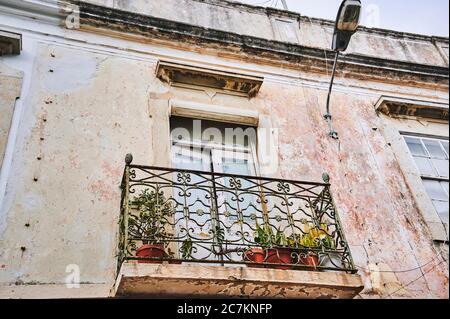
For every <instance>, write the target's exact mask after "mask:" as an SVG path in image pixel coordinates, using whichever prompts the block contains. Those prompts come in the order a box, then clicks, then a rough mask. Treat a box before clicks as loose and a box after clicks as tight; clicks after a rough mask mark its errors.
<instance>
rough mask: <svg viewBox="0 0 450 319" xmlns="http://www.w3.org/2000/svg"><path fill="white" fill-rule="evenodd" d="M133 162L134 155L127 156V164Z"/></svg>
mask: <svg viewBox="0 0 450 319" xmlns="http://www.w3.org/2000/svg"><path fill="white" fill-rule="evenodd" d="M132 161H133V154H131V153H128V154H127V155H126V156H125V164H127V165H130V164H131V162H132Z"/></svg>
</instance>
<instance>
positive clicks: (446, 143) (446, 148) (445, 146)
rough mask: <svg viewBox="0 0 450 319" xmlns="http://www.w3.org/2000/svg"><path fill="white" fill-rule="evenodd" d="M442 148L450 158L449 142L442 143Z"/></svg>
mask: <svg viewBox="0 0 450 319" xmlns="http://www.w3.org/2000/svg"><path fill="white" fill-rule="evenodd" d="M442 146H443V147H444V149H445V151H446V152H447V156H449V154H448V142H442Z"/></svg>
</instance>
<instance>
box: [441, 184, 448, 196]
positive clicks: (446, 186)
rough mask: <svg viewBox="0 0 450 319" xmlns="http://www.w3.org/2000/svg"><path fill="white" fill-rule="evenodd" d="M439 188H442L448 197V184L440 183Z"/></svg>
mask: <svg viewBox="0 0 450 319" xmlns="http://www.w3.org/2000/svg"><path fill="white" fill-rule="evenodd" d="M441 186H442V187H444V189H445V190H446V192H447V195H448V182H441Z"/></svg>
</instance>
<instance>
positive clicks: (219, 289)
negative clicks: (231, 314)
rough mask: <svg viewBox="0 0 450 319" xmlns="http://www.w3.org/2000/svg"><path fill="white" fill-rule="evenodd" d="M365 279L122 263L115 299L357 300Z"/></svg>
mask: <svg viewBox="0 0 450 319" xmlns="http://www.w3.org/2000/svg"><path fill="white" fill-rule="evenodd" d="M363 288H364V284H363V281H362V279H361V276H359V275H357V274H356V275H353V274H347V273H342V272H315V271H293V270H276V269H259V268H246V267H222V266H211V265H193V264H189V265H185V264H182V265H171V264H138V263H135V262H128V263H123V264H122V267H121V270H120V273H119V276H118V277H117V281H116V287H115V293H116V297H119V298H120V297H123V298H129V297H161V296H163V297H184V298H187V297H191V298H207V297H215V298H217V297H219V298H220V297H223V298H236V297H240V298H296V299H297V298H308V299H313V298H330V299H336V298H343V299H346V298H354V297H355V296H356V295H357V294H358V293H360V292H361V291H362V290H363Z"/></svg>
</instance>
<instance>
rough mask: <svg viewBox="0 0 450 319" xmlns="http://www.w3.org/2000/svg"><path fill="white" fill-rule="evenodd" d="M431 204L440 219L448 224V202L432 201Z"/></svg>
mask: <svg viewBox="0 0 450 319" xmlns="http://www.w3.org/2000/svg"><path fill="white" fill-rule="evenodd" d="M433 205H434V207H435V208H436V211H437V213H438V214H439V216H440V217H441V219H442V221H443V222H444V223H447V224H448V222H449V218H448V202H440V201H433Z"/></svg>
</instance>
